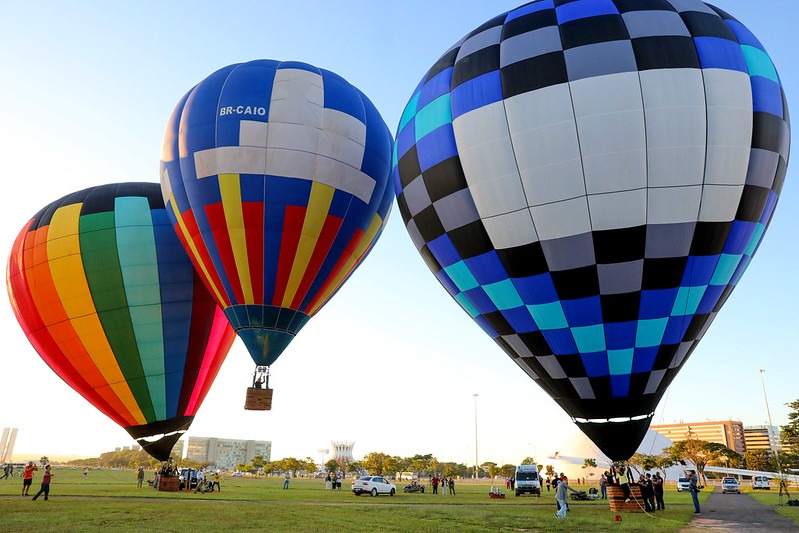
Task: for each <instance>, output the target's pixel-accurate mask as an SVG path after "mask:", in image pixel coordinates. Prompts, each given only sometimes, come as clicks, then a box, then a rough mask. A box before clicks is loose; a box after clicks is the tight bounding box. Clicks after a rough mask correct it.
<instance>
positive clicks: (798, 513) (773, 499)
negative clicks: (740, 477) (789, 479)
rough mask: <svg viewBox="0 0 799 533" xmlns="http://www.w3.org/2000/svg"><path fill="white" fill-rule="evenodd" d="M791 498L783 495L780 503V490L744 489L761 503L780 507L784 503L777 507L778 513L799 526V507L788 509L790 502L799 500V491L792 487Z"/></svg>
mask: <svg viewBox="0 0 799 533" xmlns="http://www.w3.org/2000/svg"><path fill="white" fill-rule="evenodd" d="M789 490H790V493H789V494H790V498H789V497H788V496H787V495H786V494H784V493H783V495H782V502H780V491H779V488H775V487H772V488H771V490H752V489H744V491H745V492H747V493H748V494H750V495H751V496H752V497H753V498H755V499H756V500H757V501H759V502H760V503H765V504H766V505H774V506H778V505H780V503H782V506H780V507H777V512H778V513H780V514H781V515H783V516H785V517H787V518H790V519H791V520H793V521H794V523H796V524H797V525H799V507H787V503H788V500H789V499H791V500H794V499H799V489H795V488H793V487H791V488H790V489H789Z"/></svg>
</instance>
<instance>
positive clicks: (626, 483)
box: [619, 465, 632, 503]
mask: <svg viewBox="0 0 799 533" xmlns="http://www.w3.org/2000/svg"><path fill="white" fill-rule="evenodd" d="M631 475H632V472H630V468H629V467H628V466H627V465H621V473H620V474H619V487H621V490H622V491H624V503H629V501H630V476H631Z"/></svg>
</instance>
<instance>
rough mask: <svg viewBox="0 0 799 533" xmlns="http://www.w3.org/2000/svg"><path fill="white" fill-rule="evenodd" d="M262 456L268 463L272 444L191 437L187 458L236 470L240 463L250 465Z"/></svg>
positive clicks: (269, 442) (268, 442) (257, 441)
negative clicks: (256, 457)
mask: <svg viewBox="0 0 799 533" xmlns="http://www.w3.org/2000/svg"><path fill="white" fill-rule="evenodd" d="M258 455H260V456H261V457H263V458H264V462H266V463H268V462H269V461H271V460H272V459H271V457H272V442H271V441H262V440H238V439H219V438H216V437H189V446H188V450H187V451H186V458H187V459H189V460H192V461H197V462H198V463H208V464H209V465H211V466H214V467H217V468H225V469H228V470H234V469H235V468H236V464H238V463H249V462H251V461H252V458H253V457H255V456H258Z"/></svg>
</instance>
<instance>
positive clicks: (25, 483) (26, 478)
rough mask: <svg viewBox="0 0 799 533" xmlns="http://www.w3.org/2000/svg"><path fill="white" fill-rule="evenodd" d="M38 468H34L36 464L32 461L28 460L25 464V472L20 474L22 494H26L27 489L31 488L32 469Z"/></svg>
mask: <svg viewBox="0 0 799 533" xmlns="http://www.w3.org/2000/svg"><path fill="white" fill-rule="evenodd" d="M34 470H39V469H38V468H36V465H35V464H33V461H28V464H27V465H26V466H25V473H24V474H23V475H22V495H23V496H28V491H29V490H30V489H31V484H32V483H33V471H34Z"/></svg>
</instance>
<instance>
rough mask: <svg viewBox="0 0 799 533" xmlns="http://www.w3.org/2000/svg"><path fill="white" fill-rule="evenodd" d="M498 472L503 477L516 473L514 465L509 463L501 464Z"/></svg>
mask: <svg viewBox="0 0 799 533" xmlns="http://www.w3.org/2000/svg"><path fill="white" fill-rule="evenodd" d="M531 464H532V463H531ZM499 473H500V474H501V475H503V476H505V477H511V476H512V475H514V474H515V473H516V466H514V465H509V464H505V465H502V466H501V467H500V468H499Z"/></svg>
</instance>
